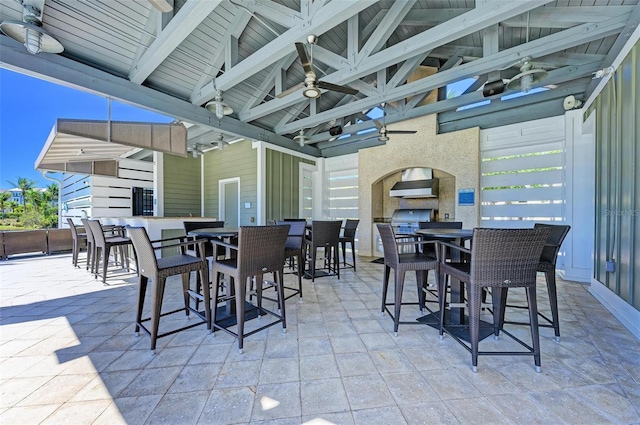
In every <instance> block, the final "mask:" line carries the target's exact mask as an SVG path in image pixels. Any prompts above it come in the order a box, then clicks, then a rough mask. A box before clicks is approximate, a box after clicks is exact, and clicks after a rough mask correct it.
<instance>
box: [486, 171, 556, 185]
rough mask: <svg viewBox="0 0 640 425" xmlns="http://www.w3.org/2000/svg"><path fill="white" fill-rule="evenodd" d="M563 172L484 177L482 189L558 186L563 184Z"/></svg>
mask: <svg viewBox="0 0 640 425" xmlns="http://www.w3.org/2000/svg"><path fill="white" fill-rule="evenodd" d="M562 174H563V172H562V170H553V171H537V172H529V173H518V174H498V175H495V176H482V178H481V181H480V185H481V187H483V188H485V187H501V186H522V185H534V184H541V185H544V184H556V183H562V182H563V175H562Z"/></svg>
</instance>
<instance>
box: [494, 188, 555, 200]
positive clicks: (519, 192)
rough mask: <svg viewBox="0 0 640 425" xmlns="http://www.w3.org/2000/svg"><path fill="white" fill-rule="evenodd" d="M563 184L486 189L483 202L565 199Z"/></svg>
mask: <svg viewBox="0 0 640 425" xmlns="http://www.w3.org/2000/svg"><path fill="white" fill-rule="evenodd" d="M563 196H564V194H563V188H562V186H557V187H527V188H521V189H500V190H485V191H483V192H482V203H489V202H503V201H504V200H505V199H510V200H513V201H548V200H551V201H555V200H562V199H563Z"/></svg>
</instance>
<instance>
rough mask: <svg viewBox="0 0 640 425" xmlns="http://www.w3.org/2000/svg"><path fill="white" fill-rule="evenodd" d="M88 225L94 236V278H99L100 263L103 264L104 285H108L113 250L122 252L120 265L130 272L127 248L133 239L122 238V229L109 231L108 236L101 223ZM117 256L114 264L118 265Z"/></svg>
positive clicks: (91, 222)
mask: <svg viewBox="0 0 640 425" xmlns="http://www.w3.org/2000/svg"><path fill="white" fill-rule="evenodd" d="M87 224H88V226H89V228H90V229H91V235H92V236H93V245H94V253H93V260H92V264H94V267H93V270H92V273H93V275H94V277H95V278H96V279H97V278H98V273H99V269H100V263H101V262H102V283H104V284H106V283H107V269H108V268H109V255H110V253H111V248H117V249H118V250H119V251H120V265H121V266H122V268H123V269H126V270H129V256H128V255H127V253H126V249H125V248H126V246H127V245H131V239H130V238H128V237H126V236H121V233H120V229H118V228H117V227H112V228H110V230H107V231H106V232H108V234H105V230H104V229H103V228H102V225H101V224H100V221H98V220H87ZM117 258H118V257H117V255H116V253H115V252H114V260H115V261H114V263H115V264H116V265H117V264H118V261H117Z"/></svg>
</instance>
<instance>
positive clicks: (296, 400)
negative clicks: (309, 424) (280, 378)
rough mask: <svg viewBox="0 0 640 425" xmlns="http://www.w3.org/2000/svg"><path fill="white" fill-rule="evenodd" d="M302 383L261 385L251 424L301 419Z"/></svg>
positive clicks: (257, 392)
mask: <svg viewBox="0 0 640 425" xmlns="http://www.w3.org/2000/svg"><path fill="white" fill-rule="evenodd" d="M301 412H302V408H301V405H300V383H299V382H286V383H280V384H269V385H259V386H258V389H257V391H256V396H255V401H254V403H253V413H252V414H251V422H254V421H264V420H273V419H281V418H292V417H295V418H299V417H300V415H301V414H302V413H301Z"/></svg>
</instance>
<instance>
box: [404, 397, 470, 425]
mask: <svg viewBox="0 0 640 425" xmlns="http://www.w3.org/2000/svg"><path fill="white" fill-rule="evenodd" d="M399 408H400V410H401V411H402V414H403V416H404V418H405V420H406V421H407V424H408V425H432V424H433V425H456V424H459V423H460V422H459V421H458V420H457V419H456V417H455V416H454V415H453V413H452V412H451V410H449V408H448V407H447V406H445V404H444V403H443V402H441V401H435V402H431V403H421V404H407V405H400V406H399Z"/></svg>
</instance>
